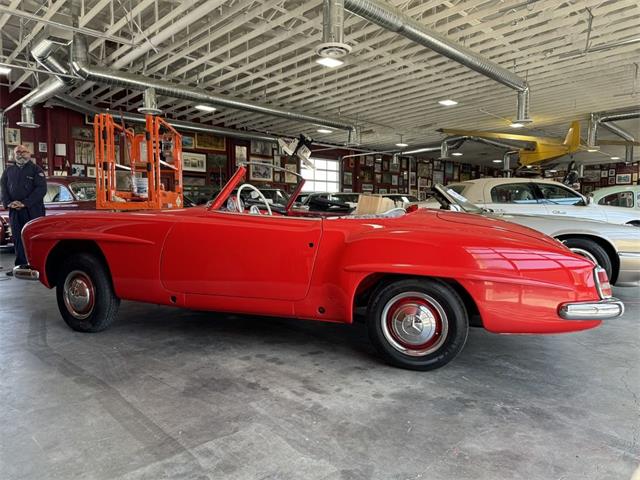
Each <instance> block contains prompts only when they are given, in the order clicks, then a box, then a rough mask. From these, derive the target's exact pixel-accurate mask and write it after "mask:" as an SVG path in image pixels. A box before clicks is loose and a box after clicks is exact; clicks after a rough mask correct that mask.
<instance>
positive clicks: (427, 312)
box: [367, 279, 469, 370]
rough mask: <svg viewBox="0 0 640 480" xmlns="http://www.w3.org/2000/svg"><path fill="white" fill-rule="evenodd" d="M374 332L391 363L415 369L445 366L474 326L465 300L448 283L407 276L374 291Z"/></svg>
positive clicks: (370, 320)
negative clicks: (470, 326)
mask: <svg viewBox="0 0 640 480" xmlns="http://www.w3.org/2000/svg"><path fill="white" fill-rule="evenodd" d="M367 317H368V318H367V322H368V330H369V337H370V338H371V342H372V343H373V345H374V346H375V347H376V349H377V350H378V352H379V353H380V354H381V355H382V356H383V357H384V358H385V360H387V362H389V363H390V364H392V365H394V366H397V367H401V368H407V369H411V370H432V369H435V368H439V367H442V366H444V365H446V364H447V363H449V362H450V361H451V360H453V358H455V356H456V355H458V353H460V351H461V350H462V347H463V346H464V344H465V342H466V340H467V333H468V330H469V321H468V317H467V311H466V309H465V306H464V303H463V302H462V300H461V299H460V297H459V295H458V294H457V293H456V292H455V290H453V289H452V288H451V287H449V286H448V285H447V284H445V283H443V282H440V281H438V280H432V279H407V280H399V281H397V282H393V283H391V284H389V285H386V286H384V287H383V288H381V289H380V290H378V291H377V292H376V293H374V294H373V295H372V298H371V300H370V304H369V309H368V313H367Z"/></svg>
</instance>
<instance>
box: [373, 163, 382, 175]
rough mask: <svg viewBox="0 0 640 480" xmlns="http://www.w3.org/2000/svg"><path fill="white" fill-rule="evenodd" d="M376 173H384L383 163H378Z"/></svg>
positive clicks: (375, 168)
mask: <svg viewBox="0 0 640 480" xmlns="http://www.w3.org/2000/svg"><path fill="white" fill-rule="evenodd" d="M374 171H375V172H376V173H380V172H382V164H381V163H376V165H375V167H374Z"/></svg>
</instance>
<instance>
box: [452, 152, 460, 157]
mask: <svg viewBox="0 0 640 480" xmlns="http://www.w3.org/2000/svg"><path fill="white" fill-rule="evenodd" d="M451 155H453V156H454V157H461V156H462V152H453V153H452V154H451Z"/></svg>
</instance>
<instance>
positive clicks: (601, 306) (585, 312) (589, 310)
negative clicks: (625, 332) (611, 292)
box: [558, 297, 624, 320]
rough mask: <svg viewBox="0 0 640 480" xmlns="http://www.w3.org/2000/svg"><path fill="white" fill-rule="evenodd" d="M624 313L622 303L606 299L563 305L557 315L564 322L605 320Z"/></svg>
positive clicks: (613, 299) (614, 299)
mask: <svg viewBox="0 0 640 480" xmlns="http://www.w3.org/2000/svg"><path fill="white" fill-rule="evenodd" d="M623 313H624V303H622V302H621V301H620V300H618V299H617V298H613V297H612V298H607V299H606V300H599V301H593V302H570V303H563V304H562V305H560V307H559V308H558V315H560V317H561V318H564V319H565V320H607V319H609V318H616V317H619V316H621V315H622V314H623Z"/></svg>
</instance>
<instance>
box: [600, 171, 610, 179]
mask: <svg viewBox="0 0 640 480" xmlns="http://www.w3.org/2000/svg"><path fill="white" fill-rule="evenodd" d="M608 176H609V172H608V171H607V170H602V171H601V172H600V178H607V177H608Z"/></svg>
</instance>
